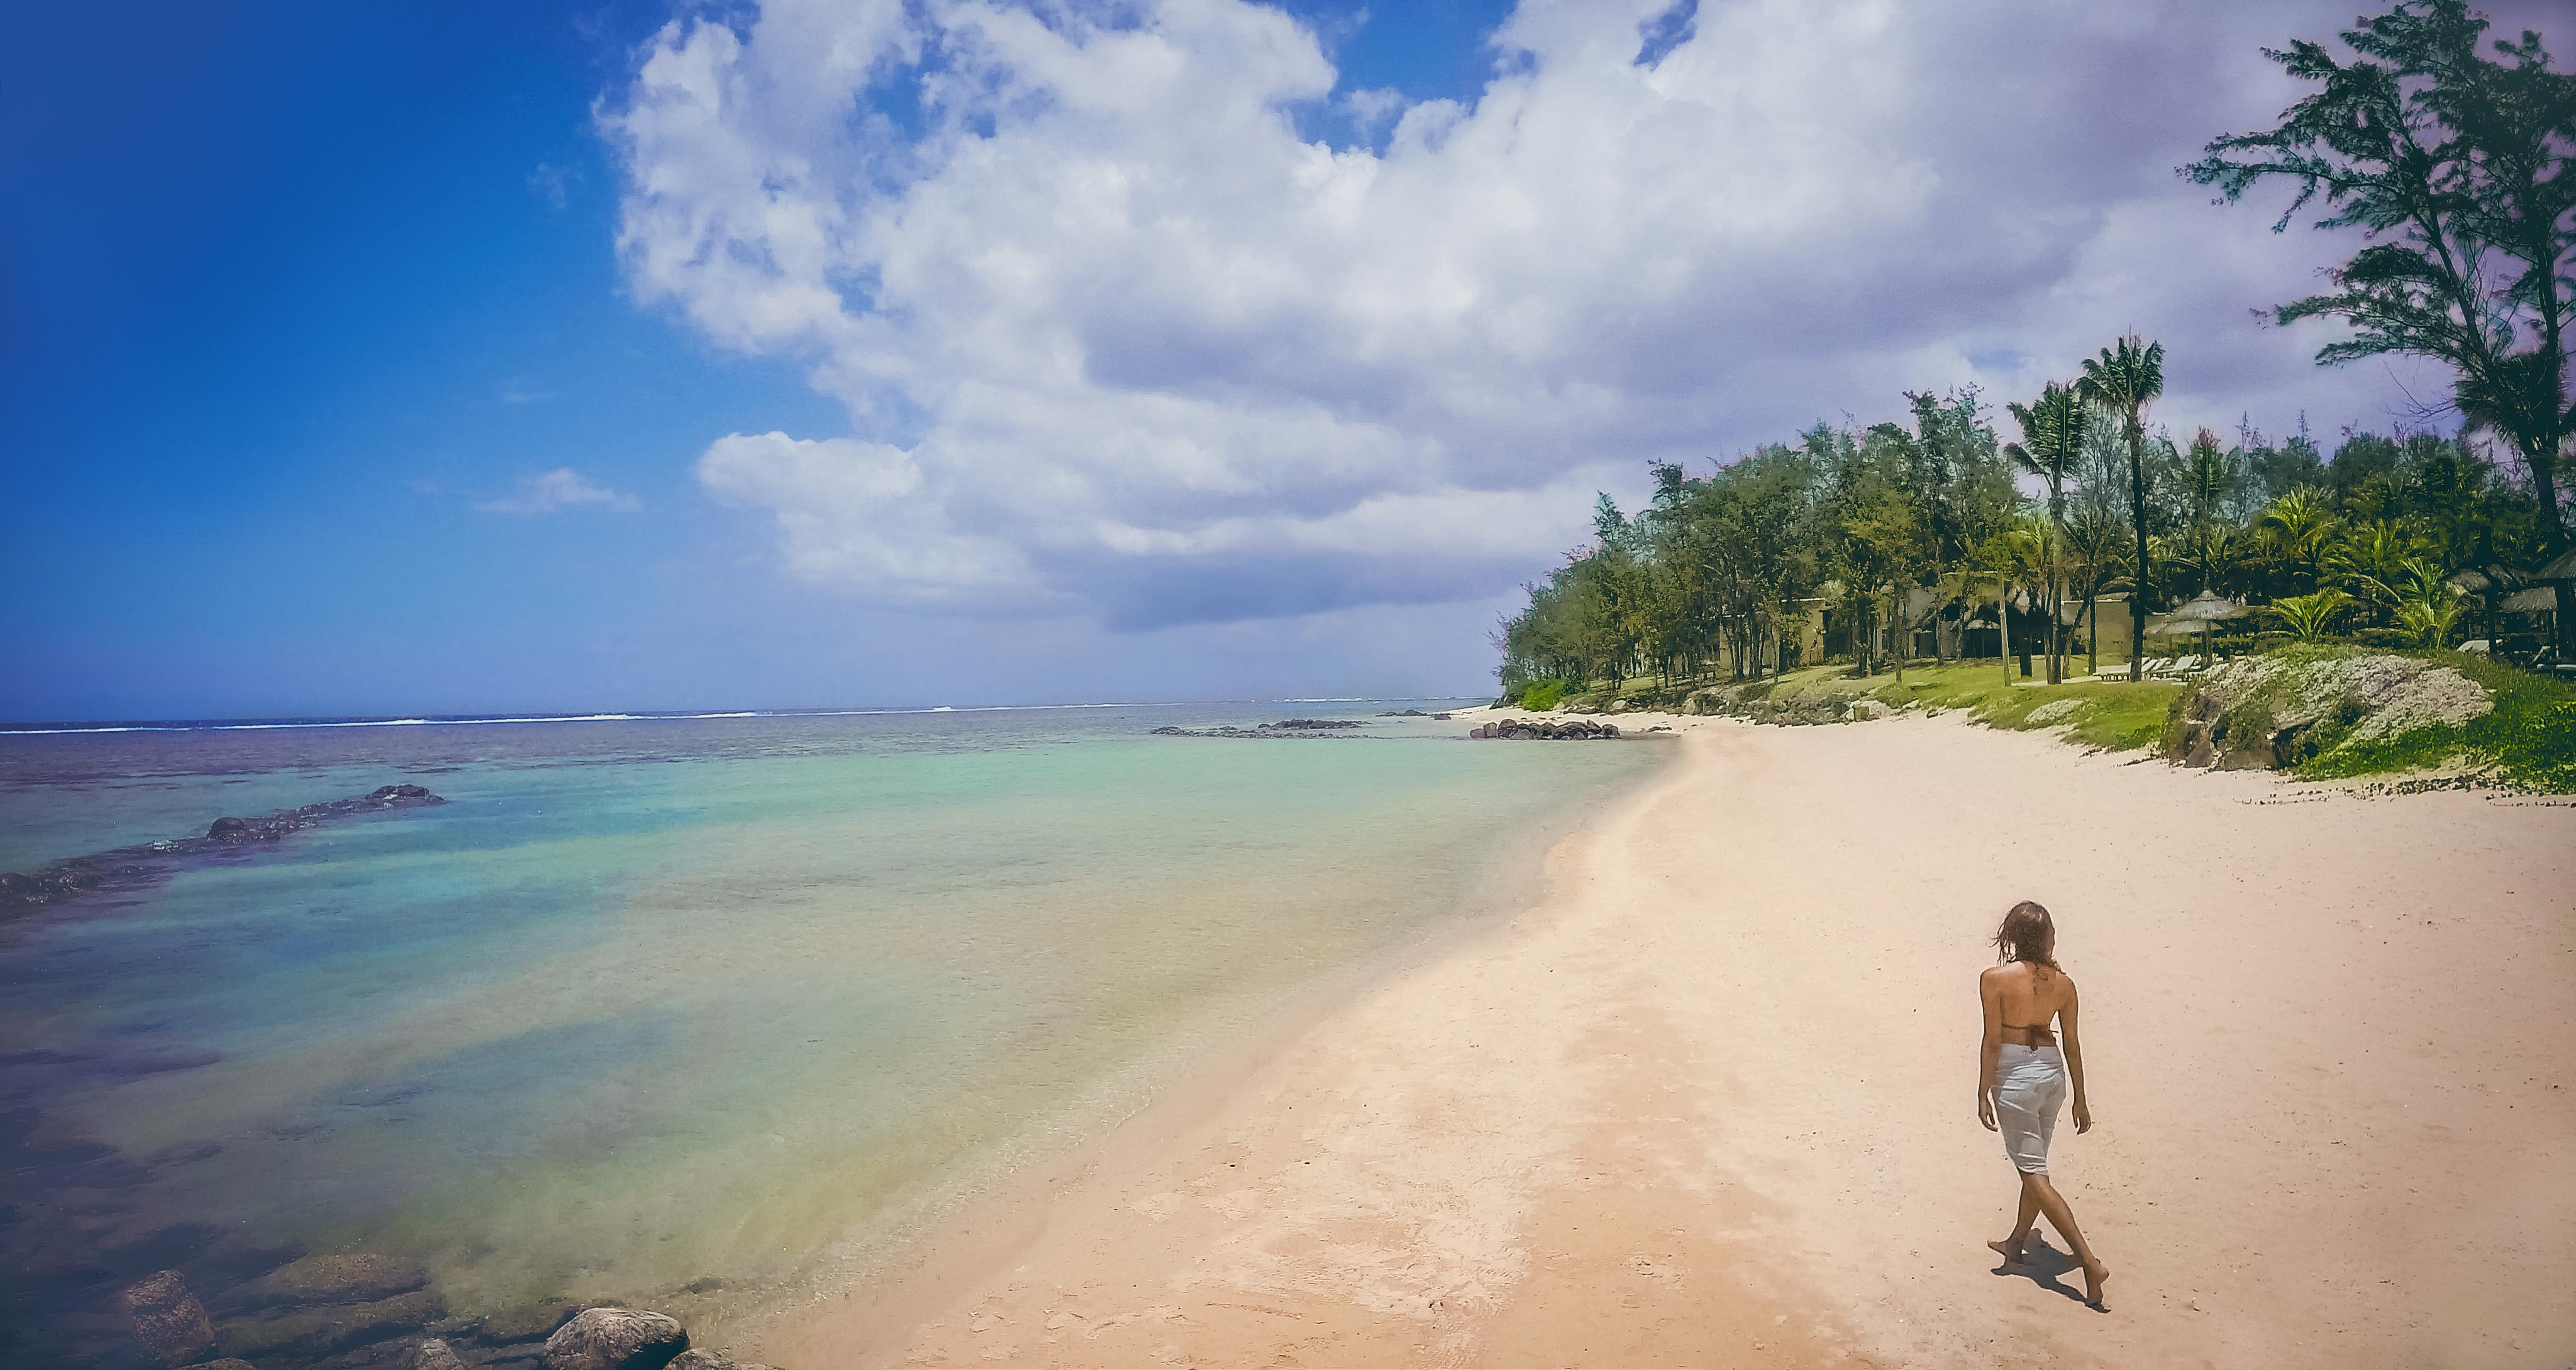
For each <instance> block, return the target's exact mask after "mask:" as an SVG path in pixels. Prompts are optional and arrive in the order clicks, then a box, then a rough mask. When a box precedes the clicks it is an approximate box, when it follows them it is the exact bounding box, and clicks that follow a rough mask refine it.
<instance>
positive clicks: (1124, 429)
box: [601, 0, 2395, 626]
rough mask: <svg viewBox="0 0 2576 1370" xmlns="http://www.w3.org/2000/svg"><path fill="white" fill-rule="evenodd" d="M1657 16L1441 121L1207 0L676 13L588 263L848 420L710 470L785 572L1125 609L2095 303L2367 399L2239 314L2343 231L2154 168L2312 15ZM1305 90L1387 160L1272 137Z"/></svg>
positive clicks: (998, 603)
mask: <svg viewBox="0 0 2576 1370" xmlns="http://www.w3.org/2000/svg"><path fill="white" fill-rule="evenodd" d="M1669 9H1670V5H1669V4H1668V3H1666V0H1581V2H1580V3H1573V2H1570V0H1553V2H1551V0H1525V3H1524V4H1523V5H1522V7H1521V8H1520V10H1519V11H1518V12H1517V13H1516V14H1515V15H1514V16H1513V17H1512V18H1511V20H1510V21H1509V22H1508V23H1507V24H1506V25H1505V26H1504V28H1503V29H1502V30H1501V32H1500V33H1499V34H1498V35H1497V39H1496V46H1497V56H1498V63H1497V68H1496V70H1497V73H1498V74H1497V75H1496V76H1495V77H1494V78H1493V79H1492V80H1491V82H1490V83H1489V84H1488V85H1487V86H1486V87H1485V89H1484V90H1483V92H1482V93H1481V95H1480V96H1479V98H1477V99H1476V100H1475V101H1474V102H1473V103H1472V104H1463V103H1459V102H1453V101H1446V100H1433V101H1419V102H1412V103H1404V102H1402V101H1400V100H1399V101H1395V102H1393V103H1390V102H1389V100H1388V98H1387V97H1384V96H1382V95H1381V94H1380V93H1379V92H1373V91H1346V92H1343V93H1341V94H1340V95H1338V96H1337V95H1336V94H1335V91H1336V86H1337V74H1336V72H1335V71H1334V69H1333V67H1332V65H1331V63H1330V62H1329V61H1328V59H1327V58H1326V57H1325V55H1324V52H1323V50H1322V48H1321V47H1320V46H1319V44H1318V43H1317V41H1316V39H1315V38H1314V36H1313V35H1312V34H1310V33H1309V32H1307V31H1306V30H1304V29H1301V28H1300V27H1298V25H1297V24H1296V22H1295V21H1293V20H1292V19H1290V18H1289V17H1287V16H1286V15H1284V14H1282V13H1280V12H1279V11H1276V10H1272V9H1268V8H1264V7H1261V6H1258V5H1252V4H1246V3H1241V2H1240V0H1150V2H1148V3H1140V4H1137V5H1133V6H1121V7H1117V8H1116V9H1114V10H1110V9H1105V8H1103V9H1095V8H1093V7H1088V6H1081V5H1071V6H1057V5H1047V6H1044V7H1042V8H1041V9H1039V10H1037V11H1035V12H1033V11H1032V10H1031V9H1029V8H1026V7H1023V6H1021V5H1018V4H1013V3H1007V0H867V2H865V3H855V4H853V3H845V2H843V0H832V2H831V3H825V0H769V3H766V4H764V5H763V6H762V7H761V8H760V10H759V12H758V15H757V17H756V18H755V19H751V20H748V21H746V22H744V23H743V24H742V25H741V27H740V28H739V30H737V29H735V28H729V27H726V26H725V25H723V24H719V23H714V22H708V21H683V22H677V23H674V24H672V25H671V26H670V27H668V28H666V29H665V30H664V31H663V32H662V33H661V34H660V35H659V37H657V38H656V39H655V40H654V42H653V43H652V44H651V45H650V46H649V48H648V49H647V51H646V53H645V54H644V57H643V61H642V63H641V66H640V69H639V71H638V72H637V74H636V76H635V78H634V80H633V82H632V83H631V84H630V85H629V86H628V88H627V89H626V90H625V91H623V92H622V93H621V94H620V96H619V97H618V98H616V99H615V100H614V101H613V102H611V103H609V104H607V105H605V106H604V107H603V111H602V114H601V125H602V128H603V130H604V131H605V133H606V134H607V135H608V137H609V138H610V139H611V141H612V142H613V143H614V144H615V146H616V148H617V151H618V154H619V156H620V158H621V159H622V163H623V168H624V175H625V180H626V187H625V202H624V216H623V226H622V229H621V233H620V240H619V242H620V249H621V251H622V253H623V256H624V260H625V263H626V267H627V271H628V275H629V278H630V280H631V282H632V284H633V286H634V288H635V290H636V292H637V293H638V295H639V296H640V297H642V298H643V299H645V300H647V301H650V302H654V303H656V304H661V305H665V306H668V307H670V308H673V309H675V310H676V311H678V312H679V313H680V314H681V315H682V316H683V317H684V318H686V319H687V320H688V321H689V322H690V323H691V324H692V325H693V326H694V327H696V328H697V329H699V330H700V331H701V332H703V333H704V334H705V335H706V336H707V337H708V338H710V339H712V340H714V341H716V342H717V343H719V344H721V345H724V346H726V347H730V348H735V349H739V350H742V351H745V352H751V353H758V354H767V355H776V356H782V357H788V358H793V359H795V360H797V361H799V362H800V363H802V364H803V365H805V366H806V367H808V368H809V371H810V375H811V377H812V380H813V383H814V384H815V386H816V387H817V388H819V389H820V390H822V391H824V392H825V393H827V394H829V395H832V396H834V397H835V398H837V399H839V400H840V401H842V402H843V403H844V404H845V406H846V407H847V409H848V411H849V414H850V416H851V423H852V425H853V431H854V432H855V433H857V434H858V435H859V436H858V437H855V438H835V439H830V440H826V441H812V440H806V441H800V440H797V439H794V438H790V437H788V436H787V435H785V434H780V433H771V434H766V435H761V436H745V435H735V436H732V437H728V438H725V439H722V440H720V441H718V442H717V443H716V444H715V445H714V446H712V447H710V448H709V449H708V450H707V452H706V454H705V455H704V457H702V458H701V459H700V461H699V464H698V475H699V478H700V481H701V482H702V484H703V485H704V486H705V487H706V488H707V489H708V490H709V491H711V492H713V493H714V494H716V495H717V496H719V497H720V498H723V499H725V500H727V501H730V502H733V503H736V504H740V505H744V506H747V507H751V508H755V509H761V510H766V511H768V512H770V513H771V514H772V515H773V516H774V517H775V519H776V522H777V527H778V535H779V538H780V546H781V549H782V552H783V555H784V558H785V561H786V564H787V566H788V567H789V569H790V570H791V571H792V572H794V573H795V574H797V575H799V576H801V577H804V578H806V579H809V580H812V581H815V582H818V583H825V584H836V585H845V586H849V587H851V588H853V589H855V590H857V591H859V592H860V593H863V594H865V595H867V596H869V597H872V598H876V599H880V600H884V601H887V602H895V603H935V604H940V605H946V606H952V607H985V608H994V609H1019V608H1030V607H1038V608H1046V609H1059V608H1066V607H1076V606H1082V607H1089V608H1092V609H1095V610H1097V611H1099V612H1101V613H1102V614H1104V615H1105V616H1106V617H1107V618H1109V620H1110V621H1112V622H1114V623H1118V624H1124V625H1135V626H1150V625H1154V624H1158V623H1170V622H1188V621H1194V620H1205V619H1221V618H1227V617H1241V616H1261V615H1270V614H1292V613H1306V612H1313V611H1318V610H1324V609H1331V608H1335V607H1339V606H1347V605H1360V604H1371V603H1390V602H1394V603H1401V602H1427V601H1436V600H1444V599H1468V598H1477V597H1482V596H1487V595H1490V594H1492V593H1493V592H1494V591H1496V590H1497V589H1500V588H1502V587H1506V586H1508V585H1510V584H1511V583H1513V582H1514V581H1516V580H1519V579H1521V578H1524V577H1526V576H1528V575H1531V574H1533V573H1535V572H1536V571H1538V570H1540V569H1542V568H1543V567H1544V566H1545V565H1546V564H1547V563H1548V562H1549V561H1550V560H1551V559H1552V558H1553V557H1554V555H1555V554H1556V553H1558V552H1559V551H1561V550H1563V549H1564V548H1565V547H1567V546H1569V545H1571V544H1572V543H1573V542H1575V541H1576V540H1578V539H1579V538H1580V537H1581V535H1582V531H1583V528H1584V526H1585V522H1586V519H1587V517H1588V507H1587V506H1588V499H1587V498H1586V496H1587V495H1588V493H1589V491H1590V490H1592V489H1593V488H1595V487H1596V486H1597V485H1604V484H1607V485H1610V486H1612V487H1613V488H1621V489H1633V488H1635V486H1636V485H1637V484H1639V483H1640V477H1641V468H1642V466H1643V463H1644V462H1645V461H1646V460H1647V459H1649V458H1656V457H1673V456H1688V455H1700V456H1721V455H1732V454H1733V453H1735V452H1739V451H1742V450H1744V449H1745V448H1747V447H1749V446H1750V445H1752V444H1753V443H1756V442H1759V441H1762V440H1766V439H1772V438H1780V437H1786V436H1788V435H1790V434H1791V433H1793V432H1794V431H1795V430H1797V429H1798V428H1801V427H1803V426H1805V425H1807V424H1809V423H1812V422H1814V421H1816V420H1817V419H1819V418H1829V417H1839V416H1840V415H1841V414H1842V413H1843V412H1844V411H1845V410H1847V409H1858V410H1861V411H1863V412H1862V416H1863V417H1864V418H1875V417H1880V416H1882V414H1885V415H1888V416H1892V415H1893V414H1895V413H1896V412H1898V411H1900V410H1901V407H1902V401H1901V399H1900V398H1899V395H1898V392H1899V391H1900V390H1902V389H1906V388H1923V387H1936V388H1937V387H1941V386H1947V385H1955V384H1963V383H1969V382H1984V383H1987V384H1988V385H1989V386H1991V387H1996V388H1999V389H2000V390H2001V392H2002V393H2001V394H1999V395H1998V396H1997V398H1998V399H2000V398H2003V397H2007V396H2010V395H2018V394H2020V393H2023V392H2024V391H2026V390H2028V389H2031V388H2034V387H2035V385H2036V382H2037V380H2038V378H2039V377H2041V376H2043V375H2054V374H2065V373H2067V372H2070V371H2072V370H2073V368H2074V366H2075V363H2076V360H2077V358H2078V357H2079V356H2080V355H2082V354H2083V353H2085V352H2089V351H2090V350H2091V349H2092V348H2094V347H2098V346H2099V345H2101V344H2102V343H2104V342H2106V341H2108V340H2109V339H2110V338H2111V336H2112V335H2114V334H2115V333H2117V332H2120V331H2122V330H2125V329H2129V328H2137V329H2141V330H2144V331H2146V332H2148V333H2150V334H2153V335H2156V336H2159V337H2161V338H2163V339H2164V341H2165V342H2166V344H2167V348H2168V352H2169V353H2170V355H2171V358H2172V361H2171V369H2172V376H2171V389H2172V396H2171V398H2170V399H2169V401H2168V402H2167V405H2166V411H2167V413H2168V414H2169V415H2170V416H2171V417H2172V419H2173V421H2174V422H2176V423H2177V424H2186V425H2187V424H2189V423H2193V422H2212V423H2226V422H2232V421H2233V420H2234V418H2235V417H2236V415H2237V414H2238V412H2239V411H2240V410H2246V409H2250V410H2252V411H2253V413H2254V415H2255V418H2256V420H2257V422H2258V423H2266V424H2269V425H2270V426H2273V427H2275V428H2278V427H2281V426H2286V424H2288V423H2289V422H2290V421H2291V419H2292V417H2293V415H2294V414H2295V412H2296V410H2298V409H2300V408H2306V409H2309V410H2311V411H2313V412H2315V413H2316V414H2317V415H2318V417H2319V421H2320V424H2321V426H2322V425H2327V424H2331V423H2335V422H2341V421H2344V420H2346V419H2359V420H2362V421H2384V420H2385V417H2386V415H2387V413H2388V412H2389V410H2390V409H2391V408H2392V407H2393V405H2394V403H2395V399H2394V397H2393V396H2391V395H2389V393H2388V392H2389V390H2390V387H2389V386H2388V385H2387V382H2386V378H2385V377H2384V376H2383V375H2381V374H2378V373H2373V372H2326V373H2320V372H2317V371H2316V370H2315V369H2314V368H2313V367H2311V366H2310V365H2309V362H2308V357H2309V356H2310V354H2311V353H2312V352H2313V351H2314V348H2315V345H2316V341H2317V340H2316V339H2315V338H2314V337H2310V336H2307V335H2305V334H2281V333H2277V332H2270V331H2266V330H2261V329H2258V328H2256V327H2255V326H2254V324H2253V323H2252V321H2251V319H2250V318H2249V316H2248V313H2247V310H2248V308H2249V307H2252V306H2258V305H2264V304H2268V303H2271V302H2273V301H2276V300H2279V299H2282V298H2285V297H2288V296H2290V295H2294V294H2297V293H2299V292H2300V291H2301V290H2303V289H2304V288H2305V287H2306V286H2307V284H2308V283H2309V280H2310V276H2309V274H2308V273H2309V272H2311V271H2312V270H2313V268H2314V267H2315V265H2316V264H2318V263H2319V262H2321V261H2323V260H2327V259H2328V256H2329V253H2330V251H2331V249H2332V248H2333V246H2334V244H2332V243H2330V242H2324V241H2321V240H2319V239H2317V238H2315V237H2314V236H2299V235H2291V236H2285V237H2274V236H2272V235H2270V234H2268V233H2266V232H2265V231H2264V229H2265V227H2266V226H2267V224H2268V222H2269V219H2268V217H2267V215H2266V214H2265V212H2264V211H2263V210H2261V209H2259V208H2242V209H2236V210H2220V209H2213V208H2210V207H2209V206H2208V205H2207V204H2206V198H2207V197H2206V194H2205V192H2202V191H2199V190H2196V189H2194V188H2192V187H2189V186H2187V185H2184V184H2182V183H2180V182H2179V181H2178V180H2177V179H2176V178H2175V177H2174V175H2173V167H2174V166H2175V165H2176V164H2178V163H2179V162H2182V161H2185V160H2188V158H2189V157H2190V156H2191V155H2192V154H2193V153H2194V152H2195V151H2196V149H2197V147H2198V145H2199V143H2200V142H2201V141H2203V140H2204V139H2206V138H2207V137H2208V136H2210V135H2211V134H2214V133H2217V132H2220V131H2224V130H2229V129H2235V128H2243V127H2252V126H2254V125H2256V124H2258V123H2260V122H2262V121H2263V120H2264V119H2266V118H2267V117H2268V116H2270V115H2271V114H2272V113H2274V112H2275V111H2277V110H2278V108H2279V107H2280V106H2281V105H2282V104H2283V103H2285V102H2286V100H2287V99H2288V97H2289V94H2290V92H2289V89H2288V87H2287V86H2286V85H2285V84H2284V83H2283V82H2281V81H2280V79H2279V78H2278V77H2277V76H2276V75H2275V74H2274V73H2273V71H2272V69H2271V68H2270V67H2269V66H2268V65H2267V64H2265V63H2264V62H2263V61H2262V59H2261V58H2260V57H2259V55H2258V54H2257V52H2256V48H2257V47H2258V46H2259V45H2261V44H2263V43H2267V42H2268V43H2276V44H2277V43H2278V42H2280V41H2281V40H2282V39H2284V38H2286V37H2288V36H2290V35H2292V34H2312V35H2323V34H2325V33H2327V32H2330V31H2331V29H2332V28H2333V27H2334V26H2335V25H2336V24H2337V23H2338V22H2342V21H2348V19H2349V15H2348V14H2346V13H2345V11H2344V10H2343V9H2339V8H2336V7H2335V6H2333V5H2330V4H2325V3H2323V2H2322V0H2318V3H2314V4H2302V5H2299V6H2292V7H2285V8H2283V9H2276V10H2273V11H2271V12H2269V13H2266V14H2262V15H2257V16H2253V17H2250V18H2249V17H2247V16H2245V15H2243V14H2241V13H2237V12H2236V11H2234V10H2233V9H2232V8H2226V7H2208V8H2207V9H2205V10H2204V9H2202V8H2200V7H2165V8H2142V7H2092V6H2065V5H2058V4H2047V3H2038V2H2037V0H2033V2H2032V3H2007V2H2005V0H1993V2H1990V3H1983V4H1975V5H1956V6H1950V5H1945V6H1902V5H1891V4H1887V3H1884V0H1842V2H1841V3H1809V2H1808V0H1740V2H1739V3H1732V4H1728V3H1720V2H1719V0H1707V2H1706V3H1703V4H1701V5H1700V6H1699V11H1698V14H1697V17H1696V22H1695V24H1694V25H1693V26H1692V27H1691V29H1690V30H1689V33H1688V36H1687V37H1686V38H1684V39H1683V40H1682V41H1680V42H1678V43H1677V44H1675V45H1674V46H1672V48H1671V49H1670V51H1669V52H1668V53H1665V54H1663V55H1662V56H1661V58H1660V60H1659V61H1657V62H1656V63H1655V64H1653V65H1652V66H1651V67H1648V66H1640V65H1638V64H1637V63H1636V60H1635V59H1636V58H1637V56H1638V53H1639V50H1640V48H1641V46H1642V45H1643V43H1644V41H1645V36H1646V34H1647V33H1648V32H1649V30H1650V29H1652V28H1653V26H1654V25H1655V24H1656V22H1657V21H1658V20H1659V19H1660V18H1662V16H1663V15H1664V14H1665V13H1666V12H1667V11H1668V10H1669ZM1392 21H1394V20H1381V21H1379V22H1392ZM1655 31H1657V32H1660V33H1663V34H1665V35H1666V36H1669V35H1670V34H1671V33H1672V32H1673V31H1674V30H1673V29H1672V28H1671V27H1670V26H1669V25H1667V26H1665V27H1664V28H1662V29H1660V30H1655ZM1336 100H1338V102H1339V108H1341V109H1342V110H1343V111H1344V113H1345V114H1347V115H1351V116H1354V117H1358V118H1360V119H1361V121H1362V122H1363V124H1366V123H1367V122H1369V121H1370V120H1374V119H1386V118H1391V119H1392V120H1393V127H1392V131H1391V132H1390V133H1389V134H1388V135H1387V139H1386V145H1385V147H1384V149H1383V150H1382V151H1372V150H1370V149H1367V148H1352V147H1336V146H1331V145H1327V144H1324V143H1320V142H1315V141H1310V140H1309V139H1308V138H1307V137H1305V136H1304V135H1303V134H1302V133H1301V132H1300V129H1299V125H1298V119H1299V117H1300V116H1301V115H1302V114H1306V113H1311V112H1314V111H1319V110H1323V109H1327V108H1331V107H1333V102H1335V101H1336ZM898 107H900V108H907V109H915V110H917V111H918V119H917V120H916V121H914V122H912V123H910V124H898V122H897V121H895V120H894V119H892V118H889V117H887V116H885V115H883V114H880V113H877V112H874V111H876V110H878V109H880V108H898ZM1971 358H1977V359H1978V360H1976V361H1972V360H1971Z"/></svg>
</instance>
